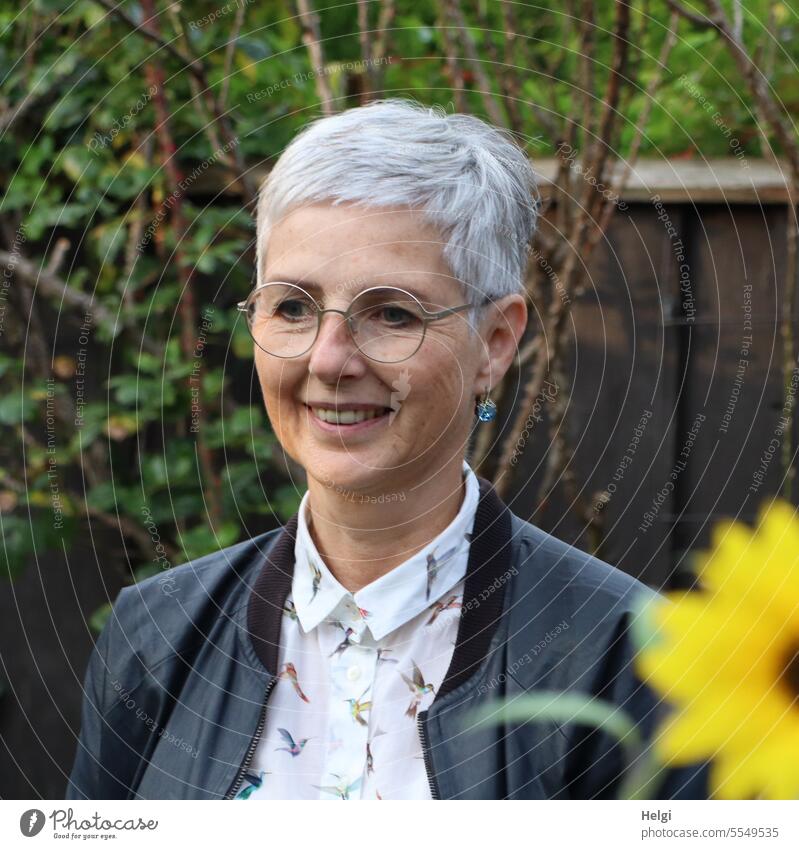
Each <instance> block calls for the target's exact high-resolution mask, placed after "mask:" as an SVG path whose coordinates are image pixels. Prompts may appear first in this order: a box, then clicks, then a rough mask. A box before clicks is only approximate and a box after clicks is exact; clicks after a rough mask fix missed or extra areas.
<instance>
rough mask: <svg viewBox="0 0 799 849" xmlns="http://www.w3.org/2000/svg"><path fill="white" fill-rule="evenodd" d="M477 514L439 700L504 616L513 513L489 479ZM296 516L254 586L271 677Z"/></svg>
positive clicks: (257, 625) (478, 659) (253, 607)
mask: <svg viewBox="0 0 799 849" xmlns="http://www.w3.org/2000/svg"><path fill="white" fill-rule="evenodd" d="M478 482H479V484H480V501H479V502H478V505H477V512H476V513H475V519H474V529H473V531H472V542H471V546H470V549H469V563H468V566H467V569H466V583H465V586H464V592H463V607H462V609H461V621H460V625H459V626H458V636H457V640H456V643H455V650H454V652H453V654H452V661H451V662H450V665H449V669H448V670H447V674H446V676H445V678H444V681H443V683H442V685H441V687H440V688H439V696H441V695H443V694H444V693H447V692H449V691H450V690H454V689H455V688H456V687H458V686H459V685H460V684H462V683H463V682H464V681H466V680H467V679H468V678H469V677H470V676H471V675H472V674H473V673H474V672H475V671H476V669H477V668H478V667H479V665H480V664H481V663H482V661H483V660H484V658H485V656H486V653H487V651H488V647H489V645H490V644H491V638H492V636H493V634H494V631H495V629H496V627H497V625H498V624H499V620H500V617H501V615H502V608H503V599H504V595H505V584H506V583H507V581H508V578H509V575H510V573H509V569H510V567H511V566H512V565H513V564H512V563H511V559H512V557H511V513H510V511H509V510H508V508H507V506H506V505H505V504H504V502H503V501H502V500H501V499H500V498H499V496H498V495H497V493H496V492H495V490H494V488H493V486H491V484H490V482H489V481H487V480H486V479H485V478H481V477H478ZM297 522H298V514H295V515H294V516H292V518H291V519H289V521H288V522H287V523H286V524H285V525H284V527H283V529H282V530H281V532H280V533H279V534H278V536H277V539H276V540H275V542H274V543H273V544H272V546H271V548H270V549H269V551H268V553H267V555H266V558H265V562H264V565H263V567H262V568H261V571H260V573H259V574H258V577H257V578H256V580H255V584H254V585H253V588H252V592H251V593H250V599H249V602H248V609H247V627H248V630H249V634H250V639H251V640H252V643H253V646H254V648H255V652H256V654H257V655H258V657H259V659H260V660H261V662H262V663H263V665H264V666H265V667H266V669H267V670H268V671H269V672H270V673H271V674H273V675H274V674H275V673H276V671H277V656H278V646H279V643H280V625H281V621H282V614H283V605H284V604H285V601H286V598H287V597H288V594H289V591H290V590H291V581H292V576H293V573H294V543H295V540H296V534H297Z"/></svg>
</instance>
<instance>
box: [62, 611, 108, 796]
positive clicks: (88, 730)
mask: <svg viewBox="0 0 799 849" xmlns="http://www.w3.org/2000/svg"><path fill="white" fill-rule="evenodd" d="M112 620H113V614H112V615H111V616H110V617H109V619H108V621H107V622H106V624H105V626H104V627H103V630H102V631H101V633H100V636H99V637H98V639H97V642H96V643H95V645H94V648H93V649H92V652H91V656H90V657H89V664H88V667H87V669H86V674H85V676H84V679H83V705H82V708H81V724H80V737H79V738H78V748H77V753H76V755H75V762H74V764H73V767H72V773H71V774H70V776H69V782H68V783H67V790H66V796H65V798H66V799H102V798H105V795H104V793H103V783H102V776H101V769H100V765H101V763H102V742H103V724H104V718H103V717H104V715H105V713H106V711H107V709H108V704H107V698H106V691H107V686H106V682H107V680H108V648H109V643H110V641H111V631H112Z"/></svg>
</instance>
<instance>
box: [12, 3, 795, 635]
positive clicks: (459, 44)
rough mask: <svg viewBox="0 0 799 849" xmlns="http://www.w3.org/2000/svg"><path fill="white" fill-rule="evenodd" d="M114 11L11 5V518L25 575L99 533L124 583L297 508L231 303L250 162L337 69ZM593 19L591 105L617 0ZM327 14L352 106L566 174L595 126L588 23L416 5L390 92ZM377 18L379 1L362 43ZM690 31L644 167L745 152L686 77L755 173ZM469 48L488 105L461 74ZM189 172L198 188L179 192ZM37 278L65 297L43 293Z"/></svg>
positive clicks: (267, 28) (757, 8) (15, 567)
mask: <svg viewBox="0 0 799 849" xmlns="http://www.w3.org/2000/svg"><path fill="white" fill-rule="evenodd" d="M115 5H116V0H114V2H113V3H107V4H106V3H100V2H95V0H76V2H57V0H32V2H30V3H27V4H24V5H19V4H15V3H14V4H12V3H9V2H7V0H4V2H2V3H0V74H2V88H1V89H0V91H1V92H2V94H1V95H0V97H1V99H0V109H1V110H2V114H0V180H1V181H2V188H3V192H2V202H1V203H0V224H1V225H2V233H1V234H0V235H1V236H2V240H1V241H0V251H4V252H5V255H6V261H5V262H4V263H3V264H4V265H5V266H7V270H6V277H5V278H4V281H3V287H2V289H1V290H0V297H1V298H2V300H0V304H1V305H2V307H1V308H2V314H1V317H0V321H2V331H1V332H2V335H1V336H0V339H2V343H3V352H2V354H0V422H1V423H2V424H3V426H4V428H5V434H6V439H4V440H3V442H4V446H5V447H4V448H2V449H0V451H2V453H1V454H0V521H1V522H2V533H3V540H4V548H3V551H4V560H5V563H6V565H7V572H8V573H9V574H10V575H12V576H13V575H15V574H16V573H18V571H19V570H20V569H21V568H22V566H23V564H24V563H25V562H27V561H28V560H29V558H30V555H31V553H32V552H33V550H34V540H35V545H36V549H44V548H48V547H51V546H52V547H59V548H60V547H61V545H62V544H63V545H65V546H69V545H70V544H71V542H73V541H74V539H75V535H76V534H80V533H85V529H86V522H87V520H90V521H92V523H94V522H95V521H99V522H102V523H104V524H106V525H107V526H108V527H111V528H117V527H119V528H120V529H121V531H122V533H123V535H124V537H125V540H126V543H130V545H131V548H130V551H129V553H128V562H129V564H130V570H127V571H126V570H123V571H125V577H126V578H128V579H136V578H137V577H138V578H140V577H143V576H146V575H148V574H153V573H154V571H158V569H159V568H162V566H163V565H164V564H165V563H168V564H169V565H174V564H176V563H180V562H183V561H185V560H188V559H191V558H193V557H197V556H200V555H202V554H205V553H208V552H210V551H212V550H214V549H216V548H218V547H220V546H223V545H229V544H231V543H233V542H235V541H236V540H237V539H239V538H242V537H244V536H246V535H247V534H249V533H251V532H253V531H252V529H251V527H250V526H249V525H248V522H253V521H255V522H256V523H257V524H258V530H259V531H260V530H263V521H262V520H261V518H260V517H267V522H268V524H269V525H271V524H274V523H275V522H276V520H278V519H280V520H285V519H286V518H288V517H289V516H290V515H292V513H293V512H294V511H295V510H296V508H297V505H298V502H299V498H300V496H301V494H302V493H301V492H297V491H296V489H295V487H294V485H292V484H289V483H288V482H287V480H286V474H285V470H284V469H283V467H282V465H281V463H280V462H278V458H277V457H276V455H277V454H279V451H274V449H275V439H274V436H273V435H272V433H271V431H270V429H269V423H268V420H267V418H266V415H265V412H264V410H263V407H262V404H261V400H260V398H259V397H258V392H257V390H256V389H255V388H254V385H253V382H252V352H251V346H250V342H249V337H248V336H247V334H246V331H245V330H244V328H243V326H242V324H241V322H238V321H237V318H238V313H236V311H235V307H234V305H235V303H236V302H237V301H238V300H241V299H242V298H244V297H245V295H246V293H247V291H248V289H249V287H250V286H251V285H252V280H253V259H254V253H253V244H252V242H253V236H254V227H253V220H252V199H253V197H252V190H253V188H252V186H250V187H249V189H248V187H247V185H246V182H247V180H246V178H247V174H248V173H249V172H248V171H247V169H248V168H249V166H251V165H253V164H264V163H266V164H268V163H271V162H274V160H275V158H276V157H277V156H278V155H279V153H280V151H281V150H282V149H283V148H284V147H285V145H286V144H287V143H288V142H289V140H290V139H291V138H292V136H293V135H294V134H295V133H296V132H297V131H298V130H299V129H300V128H301V127H302V126H304V125H305V124H306V123H307V121H308V120H309V119H310V118H312V117H316V116H317V115H318V114H319V91H318V87H317V82H318V81H317V77H318V76H319V73H318V70H319V69H316V70H317V73H315V72H314V69H313V67H312V61H311V58H310V54H309V50H308V48H307V45H306V44H305V43H304V42H303V38H302V27H301V25H300V22H299V19H298V16H297V11H296V9H295V7H294V5H293V4H291V3H289V2H283V0H271V2H267V3H259V2H245V0H231V2H229V3H227V4H223V3H220V2H219V0H210V2H183V3H181V4H168V3H166V2H160V1H159V2H158V3H155V4H153V3H152V0H151V2H150V3H145V2H123V3H122V4H120V8H121V10H122V15H119V14H113V13H111V12H109V7H113V6H115ZM456 5H457V4H456ZM594 5H595V6H596V11H595V14H596V16H597V21H596V27H597V30H596V37H597V63H596V66H595V69H594V72H593V83H594V86H595V89H594V96H597V94H596V93H598V92H601V91H603V88H604V84H605V81H606V80H607V75H608V68H607V64H608V62H609V61H610V56H611V43H610V38H609V37H608V34H609V32H610V30H611V28H612V16H613V4H612V3H607V4H594ZM151 6H152V7H154V9H155V11H156V12H157V14H156V16H155V18H154V19H153V20H149V18H150V15H149V14H148V8H150V7H151ZM746 6H747V8H746V14H745V18H744V30H743V34H744V39H745V40H746V41H748V42H751V43H756V44H757V45H758V48H757V49H758V51H759V61H760V62H761V64H762V65H763V66H764V67H765V68H767V70H768V78H769V80H770V82H771V84H772V85H773V87H774V89H775V91H776V93H777V94H778V95H779V97H780V98H781V99H782V100H783V102H785V103H786V104H787V105H788V106H789V108H790V107H791V106H793V107H795V105H796V103H795V101H796V98H797V89H796V85H795V76H794V73H793V63H794V62H795V60H796V59H797V54H798V53H799V46H797V45H798V44H799V41H798V40H797V39H796V38H795V36H796V34H797V21H796V15H795V12H793V11H790V9H789V7H788V5H787V4H783V3H768V2H754V3H749V4H746ZM316 8H317V10H318V11H319V18H320V28H321V34H322V43H321V47H322V50H323V53H324V67H323V76H324V79H325V80H326V81H327V83H328V84H329V86H330V88H331V91H332V95H333V104H334V108H335V109H336V110H340V109H343V108H347V107H349V106H356V105H358V104H359V103H362V102H365V100H367V99H368V98H369V97H370V96H374V94H373V89H372V88H370V85H373V84H374V82H375V79H377V80H378V81H379V83H380V87H379V91H381V92H384V93H385V94H386V95H389V96H393V95H400V96H402V95H406V96H413V97H416V98H417V99H419V100H421V101H423V102H428V103H439V104H442V105H444V106H446V107H447V108H449V109H453V108H463V109H466V110H468V111H471V112H474V113H475V114H479V115H482V116H485V115H486V114H487V112H490V110H488V109H487V106H488V98H490V100H491V103H493V104H494V107H495V108H496V109H498V110H499V114H500V115H502V116H503V118H504V119H505V123H506V124H507V125H508V126H510V127H511V129H513V131H514V132H515V133H516V135H517V137H518V138H519V139H520V140H521V141H522V142H523V143H526V146H527V150H528V152H529V153H530V155H531V156H532V157H534V158H535V157H540V156H552V155H554V152H555V148H556V146H557V144H558V141H559V140H560V137H561V135H562V133H563V128H564V124H565V121H566V120H567V117H568V116H572V115H579V114H580V111H581V110H580V105H579V104H580V99H581V97H582V95H581V93H580V92H579V91H578V90H577V87H576V82H575V81H576V80H577V79H578V76H579V63H580V56H579V55H578V54H577V52H576V51H575V50H574V49H573V45H574V44H576V43H577V40H576V26H577V23H576V22H575V18H574V17H573V14H574V10H575V9H576V8H577V4H574V3H572V4H570V3H566V4H563V3H554V2H551V3H550V2H546V3H539V4H535V5H533V4H530V5H524V4H507V3H502V2H487V0H480V2H476V3H473V4H472V3H470V4H464V6H463V7H461V8H462V9H463V14H464V15H465V18H466V22H467V24H468V31H467V32H463V31H461V30H460V29H459V28H458V27H457V26H455V25H454V24H453V22H452V20H451V19H450V18H449V16H448V11H447V10H448V9H449V8H450V6H448V5H447V4H442V3H435V2H431V1H430V0H421V2H407V0H402V2H399V3H397V4H396V14H395V17H394V19H393V22H391V23H390V26H389V27H388V29H387V31H386V32H385V33H384V41H385V56H386V58H387V61H386V62H384V63H383V64H382V66H381V68H380V73H379V76H377V77H375V76H374V74H373V71H372V70H369V69H367V68H366V66H364V65H363V64H360V65H359V64H358V63H359V60H360V59H361V56H362V54H361V50H362V44H361V40H360V38H359V25H358V4H357V3H344V4H340V3H334V2H331V0H328V2H325V3H318V4H317V6H316ZM383 9H384V4H383V3H380V2H373V3H371V4H369V12H370V26H372V27H374V26H375V23H376V21H377V20H378V19H379V16H380V15H381V14H382V12H383ZM668 20H669V12H668V8H667V6H666V4H665V3H664V2H651V3H635V4H634V10H633V28H634V32H635V34H636V39H635V49H636V53H635V57H634V64H633V67H632V68H631V69H630V72H631V74H632V75H633V80H632V82H633V84H632V85H631V86H630V87H629V89H628V93H627V96H626V100H625V101H623V102H624V119H625V122H626V129H625V131H624V136H625V137H627V138H628V140H629V138H630V137H631V136H632V134H633V131H634V127H635V123H636V119H637V117H638V116H639V115H640V114H641V110H642V108H643V105H644V102H645V95H644V91H645V88H646V84H647V81H648V80H649V79H650V78H651V76H652V74H653V73H654V69H655V62H656V57H657V55H658V53H659V50H660V45H661V44H662V42H663V40H664V37H665V33H666V29H665V28H666V25H667V22H668ZM145 22H146V23H145ZM136 27H145V28H146V30H147V33H149V34H146V33H144V32H143V31H142V29H139V30H137V29H136ZM679 31H680V39H679V42H678V44H677V46H676V47H675V49H674V51H673V53H672V56H671V58H670V61H669V68H670V73H669V74H667V76H666V81H665V84H664V86H663V87H662V88H661V90H660V92H659V94H658V97H657V105H656V106H655V108H654V111H653V114H652V118H651V121H650V125H649V130H648V132H647V134H646V136H645V137H644V140H643V145H642V153H643V154H644V155H646V154H649V155H653V156H680V157H692V156H697V157H698V156H728V155H730V153H731V150H730V146H729V139H728V137H727V136H725V135H724V134H723V133H721V132H720V131H719V128H718V126H717V124H716V123H714V121H713V120H712V119H711V116H710V115H709V114H708V112H707V110H706V109H704V108H703V107H702V106H701V105H700V104H699V103H698V102H697V99H696V98H692V97H690V96H689V95H688V94H687V93H686V89H685V86H684V85H682V84H681V83H680V82H679V77H680V75H681V74H686V75H687V76H688V77H689V78H690V80H691V82H692V83H693V84H694V85H695V86H696V87H697V89H698V90H701V91H704V92H706V94H707V97H708V98H709V99H710V100H711V101H712V102H713V104H714V107H715V109H717V110H718V111H719V112H720V113H721V115H722V117H723V121H724V124H725V125H727V126H728V127H730V128H732V134H733V135H734V136H735V137H736V138H738V139H739V140H740V142H741V144H742V147H743V148H744V149H745V150H746V151H747V152H748V153H750V154H752V155H758V154H759V139H758V135H757V131H756V125H755V116H754V115H753V114H752V112H751V110H750V107H749V103H748V98H747V97H746V96H745V94H744V93H743V92H744V88H743V87H742V86H741V85H738V84H733V83H731V82H730V81H731V80H732V81H734V80H735V78H736V77H735V69H734V67H733V65H732V60H731V58H730V56H729V52H728V51H727V50H726V49H725V47H724V46H723V45H722V44H721V43H720V42H719V39H718V38H717V35H716V33H715V32H714V31H712V30H699V29H695V28H692V27H691V26H690V25H689V24H688V23H686V22H685V21H683V22H681V24H680V30H679ZM765 32H770V33H771V36H770V37H766V36H764V33H765ZM153 34H155V35H153ZM372 36H373V34H372V35H370V36H368V37H367V39H366V41H367V42H368V43H369V44H370V45H372V46H373V45H374V42H375V41H376V39H375V38H374V37H372ZM466 38H468V39H470V40H471V41H472V42H473V43H474V46H475V48H476V52H477V55H478V57H479V58H480V59H481V60H484V61H483V69H484V71H485V73H486V74H487V76H488V79H489V81H490V84H491V85H492V86H493V91H492V92H491V93H490V94H489V93H486V92H481V91H480V90H479V89H480V86H479V79H478V77H477V76H476V74H475V72H474V71H475V68H474V67H473V66H472V65H471V64H470V63H469V62H468V61H467V60H466V59H463V58H462V57H463V56H464V55H468V50H467V49H466V48H465V47H464V44H465V43H466V42H465V39H466ZM450 39H451V41H450ZM159 40H160V42H161V44H159V43H158V42H159ZM164 44H167V45H169V47H168V48H167V47H164V46H163V45H164ZM453 45H454V46H453ZM448 53H449V58H448V55H447V54H448ZM453 56H454V57H460V62H461V65H460V67H461V75H460V77H458V75H457V74H455V73H454V71H453V68H454V67H455V66H456V64H457V63H456V64H453V61H452V57H453ZM186 59H187V60H188V63H187V61H184V60H186ZM187 64H191V65H192V68H193V69H194V70H190V69H189V68H187ZM458 79H460V80H462V85H459V84H458V83H457V80H458ZM161 86H162V88H161ZM161 95H162V96H163V97H162V98H161ZM531 104H535V105H536V107H537V108H536V109H533V108H531ZM159 109H162V110H164V111H162V112H159ZM164 115H166V121H164ZM164 133H166V135H167V138H166V139H165V136H164ZM170 145H171V146H172V150H173V151H174V154H173V153H172V152H171V151H170V149H169V148H170ZM619 154H620V155H623V154H624V151H620V152H619ZM173 168H176V169H177V171H174V170H172V169H173ZM212 173H213V175H214V179H211V178H210V175H211V174H212ZM176 175H177V176H180V177H181V178H182V179H184V180H185V183H186V184H185V187H184V189H181V190H179V192H178V196H176V195H175V182H176ZM220 187H226V188H229V189H230V191H227V192H225V193H223V194H221V195H220V194H219V191H218V190H219V188H220ZM248 191H249V194H248ZM9 256H10V257H11V259H10V260H9V259H8V257H9ZM23 263H29V264H30V267H32V268H33V273H29V270H28V271H26V267H25V266H24V265H23ZM42 267H44V268H45V269H47V270H48V273H49V275H50V276H49V278H48V279H49V281H50V282H49V284H48V285H45V283H44V282H39V283H37V273H38V270H39V269H40V268H42ZM9 272H10V273H9ZM9 281H13V282H9ZM87 310H88V311H89V312H91V318H90V320H89V321H88V323H87V325H86V326H87V327H88V329H87V330H81V326H82V325H84V322H85V318H86V312H87ZM204 319H205V320H204ZM83 340H85V342H84V341H83ZM198 373H199V375H200V377H199V379H196V378H197V374H198ZM48 379H51V382H48ZM193 402H195V406H198V407H199V408H200V410H201V413H200V415H201V422H200V423H199V427H198V428H197V429H196V430H195V429H193V419H192V403H193ZM76 420H77V423H76ZM48 422H50V423H49V424H48ZM9 437H11V438H9ZM19 444H21V445H23V446H24V452H23V454H22V456H20V454H19V452H18V451H17V450H16V449H15V448H14V447H13V446H15V445H19ZM156 537H157V539H158V542H157V543H156ZM157 544H160V545H162V546H163V548H164V551H165V552H166V560H165V561H164V560H159V558H158V556H157V555H156V551H157V549H156V545H157ZM120 568H121V567H120ZM102 621H103V617H102V615H98V616H97V617H96V618H95V620H93V625H94V626H95V627H99V626H100V625H101V624H102Z"/></svg>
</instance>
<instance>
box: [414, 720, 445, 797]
mask: <svg viewBox="0 0 799 849" xmlns="http://www.w3.org/2000/svg"><path fill="white" fill-rule="evenodd" d="M426 718H427V711H426V710H423V711H422V712H421V713H420V714H419V715H418V716H417V717H416V725H417V727H418V729H419V742H420V743H421V744H422V758H423V759H424V769H425V772H426V773H427V783H428V784H429V785H430V796H431V797H432V798H433V799H440V798H441V796H440V795H439V793H438V784H437V783H436V774H435V772H434V770H433V764H432V763H431V761H430V739H429V738H428V736H427V725H426V724H425V722H424V720H425V719H426Z"/></svg>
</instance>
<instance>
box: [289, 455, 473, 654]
mask: <svg viewBox="0 0 799 849" xmlns="http://www.w3.org/2000/svg"><path fill="white" fill-rule="evenodd" d="M463 475H464V482H465V484H466V494H465V497H464V499H463V502H462V504H461V507H460V509H459V511H458V514H457V516H455V518H454V519H453V520H452V522H450V524H449V525H448V526H447V527H446V528H444V530H443V531H441V533H440V534H438V536H436V537H435V539H433V540H432V541H431V542H430V543H428V545H426V546H425V547H424V548H423V549H422V550H421V551H419V552H417V553H416V554H414V555H413V556H412V557H410V558H408V559H407V560H405V561H403V562H402V563H400V564H399V566H396V567H395V568H393V569H392V570H391V571H390V572H387V573H386V574H385V575H381V576H380V577H379V578H377V579H376V580H374V581H372V582H371V583H369V584H367V585H366V586H365V587H362V588H361V589H360V590H357V591H356V592H355V593H351V592H350V591H349V590H347V589H346V588H345V587H343V586H342V585H341V584H340V583H339V582H338V581H337V580H336V578H335V577H334V576H333V574H332V572H330V570H329V569H328V568H327V566H326V565H325V562H324V560H322V558H321V556H320V555H319V552H318V551H317V548H316V545H315V544H314V541H313V538H312V537H311V534H310V531H309V529H308V522H307V515H308V499H309V495H310V493H309V492H306V493H305V495H304V496H303V498H302V501H301V502H300V508H299V515H298V523H297V536H296V541H295V545H294V559H295V563H296V568H295V569H294V576H293V579H292V587H291V589H292V601H293V603H294V610H295V612H296V614H297V618H298V620H299V622H300V624H301V626H302V628H303V631H305V632H306V633H307V632H308V631H310V630H312V629H313V628H315V627H316V626H317V625H318V624H319V623H320V622H322V621H323V620H327V621H336V622H340V623H341V624H342V626H343V627H344V628H345V629H346V628H351V629H352V633H351V634H350V637H349V639H350V640H352V642H356V643H357V642H360V641H361V638H362V636H363V633H364V631H366V629H367V628H368V630H369V632H370V633H371V635H372V637H373V638H374V639H376V640H380V639H382V638H383V637H384V636H386V635H387V634H390V633H391V632H392V631H394V630H395V629H397V628H399V627H400V626H401V625H404V624H405V623H406V622H409V621H410V620H411V619H413V618H414V617H415V616H417V615H418V614H419V613H421V612H422V611H423V610H424V609H425V608H427V607H429V606H430V605H431V604H434V603H435V602H436V601H438V600H439V599H440V598H441V596H443V595H444V594H445V593H446V592H448V591H449V590H451V589H452V588H453V587H454V586H455V585H456V584H457V583H458V582H459V581H461V580H463V578H464V576H465V574H466V566H467V562H468V552H469V545H470V541H471V535H472V530H473V526H474V518H475V511H476V510H477V503H478V501H479V498H480V490H479V485H478V481H477V477H476V475H475V474H474V472H473V471H472V469H471V467H470V466H469V464H468V463H467V462H466V461H465V460H464V462H463Z"/></svg>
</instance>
